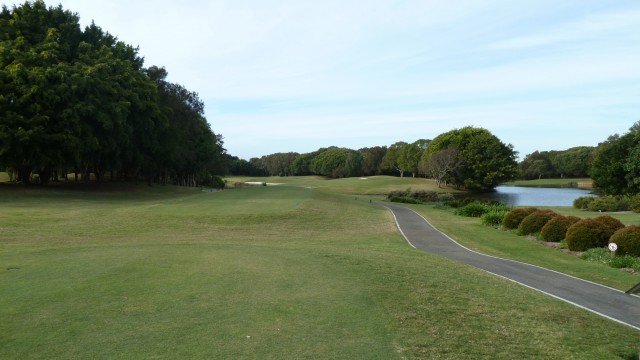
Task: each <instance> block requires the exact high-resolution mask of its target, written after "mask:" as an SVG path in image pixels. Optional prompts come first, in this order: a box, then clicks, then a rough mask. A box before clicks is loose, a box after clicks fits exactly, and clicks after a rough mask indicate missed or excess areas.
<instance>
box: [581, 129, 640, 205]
mask: <svg viewBox="0 0 640 360" xmlns="http://www.w3.org/2000/svg"><path fill="white" fill-rule="evenodd" d="M591 178H592V179H593V185H594V187H595V188H597V189H598V190H599V191H600V192H602V193H604V194H610V195H623V194H638V193H640V122H638V123H636V124H635V125H634V126H633V127H631V129H629V132H628V133H626V134H624V135H622V136H620V135H612V136H610V137H609V138H608V139H607V140H606V141H604V142H602V143H600V144H599V145H598V148H597V149H596V151H595V157H594V159H593V163H592V166H591Z"/></svg>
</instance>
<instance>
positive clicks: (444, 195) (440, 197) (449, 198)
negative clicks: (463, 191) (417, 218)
mask: <svg viewBox="0 0 640 360" xmlns="http://www.w3.org/2000/svg"><path fill="white" fill-rule="evenodd" d="M453 199H454V196H453V194H451V193H442V194H438V201H452V200H453Z"/></svg>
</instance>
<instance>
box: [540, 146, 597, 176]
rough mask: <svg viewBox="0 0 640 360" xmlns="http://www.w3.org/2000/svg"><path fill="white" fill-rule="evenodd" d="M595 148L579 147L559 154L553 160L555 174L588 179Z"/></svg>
mask: <svg viewBox="0 0 640 360" xmlns="http://www.w3.org/2000/svg"><path fill="white" fill-rule="evenodd" d="M594 152H595V147H592V146H579V147H574V148H571V149H567V150H564V151H560V152H558V153H557V154H556V155H555V156H554V157H552V158H551V162H552V165H553V169H554V173H555V174H557V175H559V176H560V177H587V176H589V168H590V167H591V162H592V161H593V156H594Z"/></svg>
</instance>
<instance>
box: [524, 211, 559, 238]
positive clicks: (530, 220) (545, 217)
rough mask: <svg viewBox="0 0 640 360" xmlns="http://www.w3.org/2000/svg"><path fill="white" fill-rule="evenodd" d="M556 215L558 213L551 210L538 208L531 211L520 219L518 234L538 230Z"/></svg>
mask: <svg viewBox="0 0 640 360" xmlns="http://www.w3.org/2000/svg"><path fill="white" fill-rule="evenodd" d="M556 215H558V214H556V213H555V212H553V211H551V210H538V211H534V212H532V213H531V214H529V215H527V216H526V217H525V218H524V219H522V221H521V222H520V225H518V235H529V234H535V233H537V232H540V230H542V227H543V226H544V225H545V224H546V223H547V222H548V221H549V220H551V219H553V217H554V216H556Z"/></svg>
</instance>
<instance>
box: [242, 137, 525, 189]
mask: <svg viewBox="0 0 640 360" xmlns="http://www.w3.org/2000/svg"><path fill="white" fill-rule="evenodd" d="M516 155H517V153H516V152H515V151H514V150H513V146H512V145H510V144H509V145H506V144H504V143H503V142H502V141H500V139H498V138H497V137H496V136H495V135H493V134H491V132H489V131H488V130H486V129H483V128H476V127H470V126H469V127H465V128H461V129H455V130H451V131H449V132H446V133H443V134H441V135H439V136H437V137H436V138H434V139H433V140H427V139H420V140H417V141H415V142H413V143H406V142H403V141H399V142H396V143H394V144H392V145H390V146H388V147H387V146H374V147H367V148H362V149H359V150H352V149H348V148H339V147H328V148H321V149H318V150H317V151H314V152H311V153H305V154H299V153H295V152H288V153H275V154H270V155H265V156H263V157H261V158H253V159H250V160H249V161H246V160H242V159H238V158H234V159H232V160H231V162H230V172H231V173H234V174H237V175H249V176H261V175H263V176H289V175H320V176H326V177H330V178H344V177H353V176H371V175H382V174H387V175H397V176H413V177H416V176H425V177H431V178H434V179H436V181H437V182H438V185H439V186H442V185H444V184H451V185H453V186H456V187H458V188H464V189H469V190H489V189H493V188H495V187H496V186H497V185H499V184H501V183H503V182H505V181H509V180H513V179H514V178H515V177H516V176H517V174H518V163H517V161H516Z"/></svg>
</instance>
